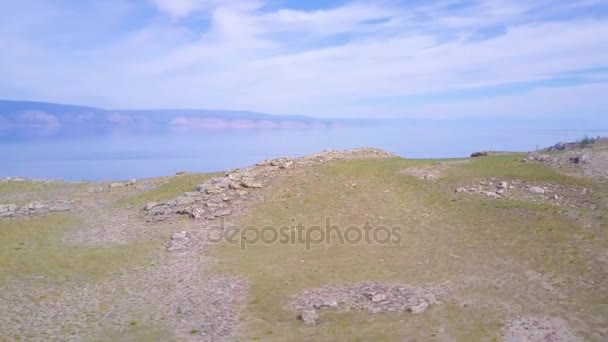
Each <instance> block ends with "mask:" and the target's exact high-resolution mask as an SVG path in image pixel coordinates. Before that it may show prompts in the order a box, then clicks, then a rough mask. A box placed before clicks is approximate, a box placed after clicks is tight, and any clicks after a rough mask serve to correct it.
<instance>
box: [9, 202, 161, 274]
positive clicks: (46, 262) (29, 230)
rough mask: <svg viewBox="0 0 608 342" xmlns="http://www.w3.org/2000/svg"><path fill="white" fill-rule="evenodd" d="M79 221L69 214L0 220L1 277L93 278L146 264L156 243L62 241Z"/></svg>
mask: <svg viewBox="0 0 608 342" xmlns="http://www.w3.org/2000/svg"><path fill="white" fill-rule="evenodd" d="M77 224H78V221H77V220H76V219H74V218H73V217H70V216H68V215H60V214H54V215H47V216H45V217H38V218H31V219H18V220H2V221H0V280H2V279H6V278H8V277H12V278H23V277H27V278H38V279H48V280H54V281H91V280H98V279H101V278H104V277H107V276H109V275H112V274H116V273H118V272H120V271H122V270H126V269H129V268H133V267H137V266H141V265H145V264H146V263H147V262H148V261H149V256H150V252H151V250H152V249H153V248H154V247H155V244H152V243H150V242H146V243H140V242H137V243H131V244H125V245H113V246H107V247H106V246H104V247H82V246H72V245H66V244H63V243H62V242H61V237H62V235H63V234H64V233H65V232H67V231H68V230H69V229H72V228H74V227H75V226H76V225H77Z"/></svg>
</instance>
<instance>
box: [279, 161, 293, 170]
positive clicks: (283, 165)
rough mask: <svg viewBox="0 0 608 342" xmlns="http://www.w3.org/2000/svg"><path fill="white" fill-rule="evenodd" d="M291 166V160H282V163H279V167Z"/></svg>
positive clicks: (286, 167)
mask: <svg viewBox="0 0 608 342" xmlns="http://www.w3.org/2000/svg"><path fill="white" fill-rule="evenodd" d="M292 166H293V160H288V161H286V162H283V163H281V164H280V165H279V167H280V168H281V169H289V168H291V167H292Z"/></svg>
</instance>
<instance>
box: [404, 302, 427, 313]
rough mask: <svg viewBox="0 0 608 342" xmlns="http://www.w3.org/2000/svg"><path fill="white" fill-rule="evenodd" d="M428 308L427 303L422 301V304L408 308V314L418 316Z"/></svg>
mask: <svg viewBox="0 0 608 342" xmlns="http://www.w3.org/2000/svg"><path fill="white" fill-rule="evenodd" d="M428 308H429V303H427V302H426V301H423V302H422V303H420V304H418V305H414V306H412V307H410V310H409V311H410V312H411V313H413V314H420V313H423V312H425V311H426V310H427V309H428Z"/></svg>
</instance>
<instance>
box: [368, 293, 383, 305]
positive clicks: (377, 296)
mask: <svg viewBox="0 0 608 342" xmlns="http://www.w3.org/2000/svg"><path fill="white" fill-rule="evenodd" d="M383 300H386V295H385V294H384V293H376V294H375V295H373V296H372V297H371V301H372V302H374V303H378V302H381V301H383Z"/></svg>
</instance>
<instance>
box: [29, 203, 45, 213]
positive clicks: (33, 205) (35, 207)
mask: <svg viewBox="0 0 608 342" xmlns="http://www.w3.org/2000/svg"><path fill="white" fill-rule="evenodd" d="M25 207H26V208H27V209H28V210H32V211H37V210H44V209H47V206H46V205H44V204H42V203H40V202H32V203H28V204H26V205H25Z"/></svg>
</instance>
